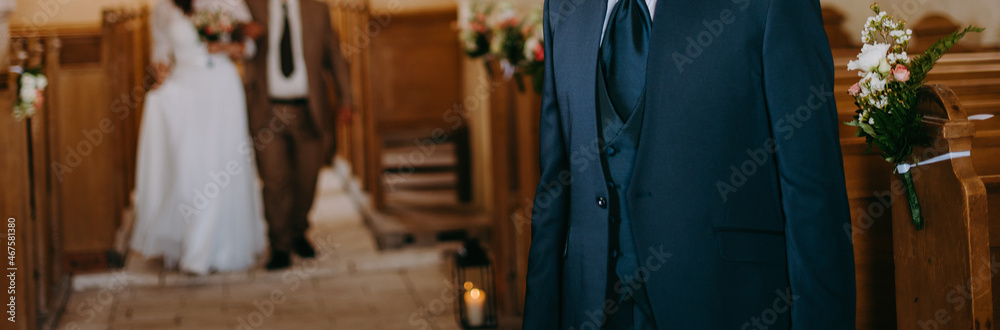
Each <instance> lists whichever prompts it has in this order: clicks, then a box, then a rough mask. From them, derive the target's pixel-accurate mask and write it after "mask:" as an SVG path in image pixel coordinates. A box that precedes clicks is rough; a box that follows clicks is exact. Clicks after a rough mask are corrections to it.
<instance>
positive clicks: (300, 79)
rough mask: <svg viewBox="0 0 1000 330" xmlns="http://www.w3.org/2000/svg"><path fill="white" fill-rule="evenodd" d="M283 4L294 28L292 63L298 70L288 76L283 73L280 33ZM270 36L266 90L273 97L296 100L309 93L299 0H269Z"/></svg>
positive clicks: (283, 21)
mask: <svg viewBox="0 0 1000 330" xmlns="http://www.w3.org/2000/svg"><path fill="white" fill-rule="evenodd" d="M282 3H287V5H288V25H289V27H290V28H291V30H292V31H291V34H290V36H291V38H292V63H294V64H295V70H293V71H292V74H291V75H290V76H288V77H287V78H286V77H285V75H284V74H282V73H281V34H282V33H284V27H285V17H284V11H283V9H282V8H281V4H282ZM270 6H271V8H270V10H269V11H270V14H269V15H270V16H269V20H268V23H269V24H268V34H267V36H268V38H267V89H268V92H270V94H271V97H272V98H276V99H297V98H304V97H306V96H307V95H309V79H308V76H307V73H306V71H307V70H306V60H305V57H303V56H302V16H301V12H300V11H299V1H298V0H270Z"/></svg>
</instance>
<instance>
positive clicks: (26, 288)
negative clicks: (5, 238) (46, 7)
mask: <svg viewBox="0 0 1000 330" xmlns="http://www.w3.org/2000/svg"><path fill="white" fill-rule="evenodd" d="M11 46H12V47H11V51H12V54H11V56H10V58H11V59H13V60H12V62H11V63H12V64H14V65H18V66H21V67H23V68H40V69H41V70H42V72H43V73H44V74H45V75H48V76H49V77H53V76H58V75H59V70H60V61H59V53H60V40H59V39H58V38H55V37H51V36H14V37H13V38H12V39H11ZM6 58H7V57H4V59H5V61H6ZM4 63H6V62H4ZM0 76H2V77H3V78H2V79H3V80H2V86H0V107H2V108H3V109H6V110H5V111H3V112H2V113H0V125H2V126H3V129H2V131H3V136H4V138H3V141H4V145H3V151H2V152H0V153H2V156H0V159H2V161H3V162H4V164H5V165H4V167H3V168H4V172H3V173H2V174H0V182H2V183H3V186H4V187H5V188H4V189H0V190H3V192H2V193H0V210H3V211H4V212H6V213H5V215H6V217H5V218H4V219H5V220H6V221H5V222H7V223H9V224H11V223H12V224H14V225H15V228H14V229H15V231H16V233H15V242H14V243H15V245H14V246H13V248H14V251H15V253H14V254H13V256H14V259H13V260H7V259H6V258H5V261H7V262H14V265H12V267H14V268H17V271H16V273H17V274H16V276H17V277H16V282H17V287H16V288H15V289H16V291H17V292H16V295H15V296H16V299H17V306H18V309H17V316H16V317H17V323H16V324H15V327H16V328H18V329H35V328H39V327H52V326H54V322H55V321H56V318H57V315H58V313H59V311H60V310H61V309H62V308H63V305H64V304H65V302H66V298H67V295H68V293H69V289H70V288H69V281H68V279H69V278H68V276H67V274H66V272H65V268H64V267H63V264H62V262H63V254H62V249H61V246H62V242H61V241H60V238H61V233H62V231H61V224H60V222H59V221H58V219H57V218H56V215H57V213H55V212H54V211H56V210H57V209H56V208H54V207H53V206H54V205H55V203H57V202H58V199H56V196H53V195H52V194H51V191H52V189H53V186H54V180H55V179H54V177H53V176H52V175H51V173H50V171H49V165H50V163H51V161H52V153H51V148H50V145H51V140H52V136H51V134H50V133H51V132H50V131H49V129H48V128H49V127H50V126H51V124H52V117H53V116H51V115H50V112H51V111H53V110H54V109H55V108H56V106H55V103H54V102H51V101H46V102H44V103H43V106H42V107H41V108H39V109H37V113H36V114H35V115H34V116H33V117H31V118H28V119H24V120H20V121H19V120H15V119H14V117H13V116H11V115H10V111H11V109H13V104H14V102H16V99H17V97H16V89H17V88H16V87H17V82H16V80H15V79H17V75H16V74H8V73H4V74H2V75H0ZM59 90H60V83H59V82H58V81H53V80H51V79H50V83H49V86H48V88H47V89H46V92H45V99H47V100H51V96H52V95H54V94H56V93H57V92H58V91H59ZM5 228H7V225H5ZM6 255H7V254H6V253H5V256H6Z"/></svg>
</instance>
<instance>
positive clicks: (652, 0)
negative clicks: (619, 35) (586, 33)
mask: <svg viewBox="0 0 1000 330" xmlns="http://www.w3.org/2000/svg"><path fill="white" fill-rule="evenodd" d="M618 1H619V0H608V11H607V13H605V14H604V28H602V29H601V43H602V44H603V43H604V33H606V32H607V29H608V21H610V20H611V11H612V10H614V9H615V4H617V3H618ZM646 7H647V8H649V21H650V22H653V12H655V11H656V0H646Z"/></svg>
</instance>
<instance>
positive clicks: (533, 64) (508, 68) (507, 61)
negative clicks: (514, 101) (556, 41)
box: [459, 0, 545, 93]
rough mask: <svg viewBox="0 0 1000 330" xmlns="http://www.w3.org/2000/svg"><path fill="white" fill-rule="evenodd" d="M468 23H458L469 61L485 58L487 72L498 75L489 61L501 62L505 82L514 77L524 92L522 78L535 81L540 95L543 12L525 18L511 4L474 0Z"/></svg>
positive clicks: (533, 12) (542, 58)
mask: <svg viewBox="0 0 1000 330" xmlns="http://www.w3.org/2000/svg"><path fill="white" fill-rule="evenodd" d="M466 16H467V17H468V19H467V20H465V21H463V22H461V23H460V24H459V39H460V41H461V42H462V46H463V48H464V50H465V53H466V55H468V56H469V58H473V59H478V58H482V59H483V61H484V62H485V65H486V70H487V71H486V72H487V74H489V75H490V76H491V77H492V76H493V75H494V74H495V73H494V72H493V71H492V69H491V67H490V65H489V62H490V61H498V62H499V63H500V68H501V70H502V71H503V72H502V74H503V76H504V77H505V78H506V79H511V78H513V79H514V80H515V82H516V83H517V86H518V89H519V90H521V91H522V92H523V91H524V88H525V86H524V85H523V82H522V80H521V77H522V75H528V76H530V77H531V78H532V85H533V87H534V89H535V91H536V92H538V93H541V86H542V84H541V82H542V73H543V72H544V70H543V67H544V65H543V64H542V62H543V60H544V58H545V54H544V48H543V44H542V24H541V23H542V20H541V13H540V12H539V11H537V10H535V11H532V12H531V13H530V14H529V15H527V17H526V19H523V18H522V17H523V15H522V14H521V13H519V12H518V11H517V10H516V9H515V8H514V6H513V5H512V4H511V3H509V2H500V3H494V2H491V1H488V0H476V1H473V2H472V4H471V6H470V8H469V12H467V13H466Z"/></svg>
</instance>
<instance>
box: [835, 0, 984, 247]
mask: <svg viewBox="0 0 1000 330" xmlns="http://www.w3.org/2000/svg"><path fill="white" fill-rule="evenodd" d="M871 9H872V11H874V12H875V16H872V17H869V18H868V22H867V23H866V24H865V28H864V30H863V31H862V33H861V36H862V41H863V42H864V46H863V47H862V48H861V54H859V55H858V59H857V60H854V61H851V62H850V63H848V65H847V68H848V70H852V71H853V70H857V71H858V75H859V76H860V77H861V80H860V81H859V82H858V83H856V84H854V85H853V86H851V87H850V89H849V90H848V93H849V94H850V95H851V96H853V97H854V104H855V105H857V106H858V110H857V114H856V115H855V116H854V120H853V121H851V122H847V123H845V124H847V125H849V126H854V127H857V136H859V137H864V138H865V141H866V142H867V144H868V150H867V151H868V152H871V149H872V146H873V145H874V146H877V147H878V149H879V150H881V151H882V157H883V158H885V160H886V161H888V162H890V163H892V164H894V165H896V166H897V167H896V172H898V173H900V174H902V176H903V182H904V185H905V188H906V191H907V193H906V194H907V200H908V203H909V208H910V213H911V215H912V218H913V224H914V225H916V227H917V230H920V229H923V227H924V220H923V217H922V216H921V213H920V203H919V202H918V200H917V195H916V190H915V189H914V186H913V177H912V175H911V173H910V172H909V168H910V167H911V165H910V164H909V162H911V161H912V162H914V163H918V162H919V161H920V159H917V157H916V155H913V148H914V147H917V146H927V145H929V144H930V141H929V140H930V137H929V136H928V133H927V132H926V131H925V130H924V128H923V125H922V124H921V121H922V119H923V115H922V114H920V113H918V112H917V111H916V102H917V89H918V88H920V86H922V85H923V83H924V79H925V78H926V77H927V73H928V72H930V70H931V69H932V68H934V65H935V64H936V63H937V61H938V60H939V59H941V57H942V56H943V55H944V54H945V53H947V52H948V50H950V49H951V47H952V46H954V45H955V43H957V42H958V41H959V40H961V39H962V38H963V37H964V36H965V34H966V33H969V32H982V31H983V29H982V28H978V27H973V26H969V27H967V28H965V29H964V30H960V31H957V32H955V33H953V34H951V35H950V36H948V37H945V38H942V39H941V40H938V41H937V42H936V43H934V45H932V46H931V47H930V48H929V49H927V51H925V52H924V53H923V54H920V55H919V56H916V57H914V58H912V59H911V58H909V56H908V55H907V50H909V44H910V38H911V37H912V33H913V32H912V31H911V30H909V29H907V28H906V22H904V21H897V20H895V19H894V18H893V16H890V15H888V14H887V13H886V12H884V11H881V10H880V9H879V6H878V4H877V3H876V4H873V5H872V6H871Z"/></svg>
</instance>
